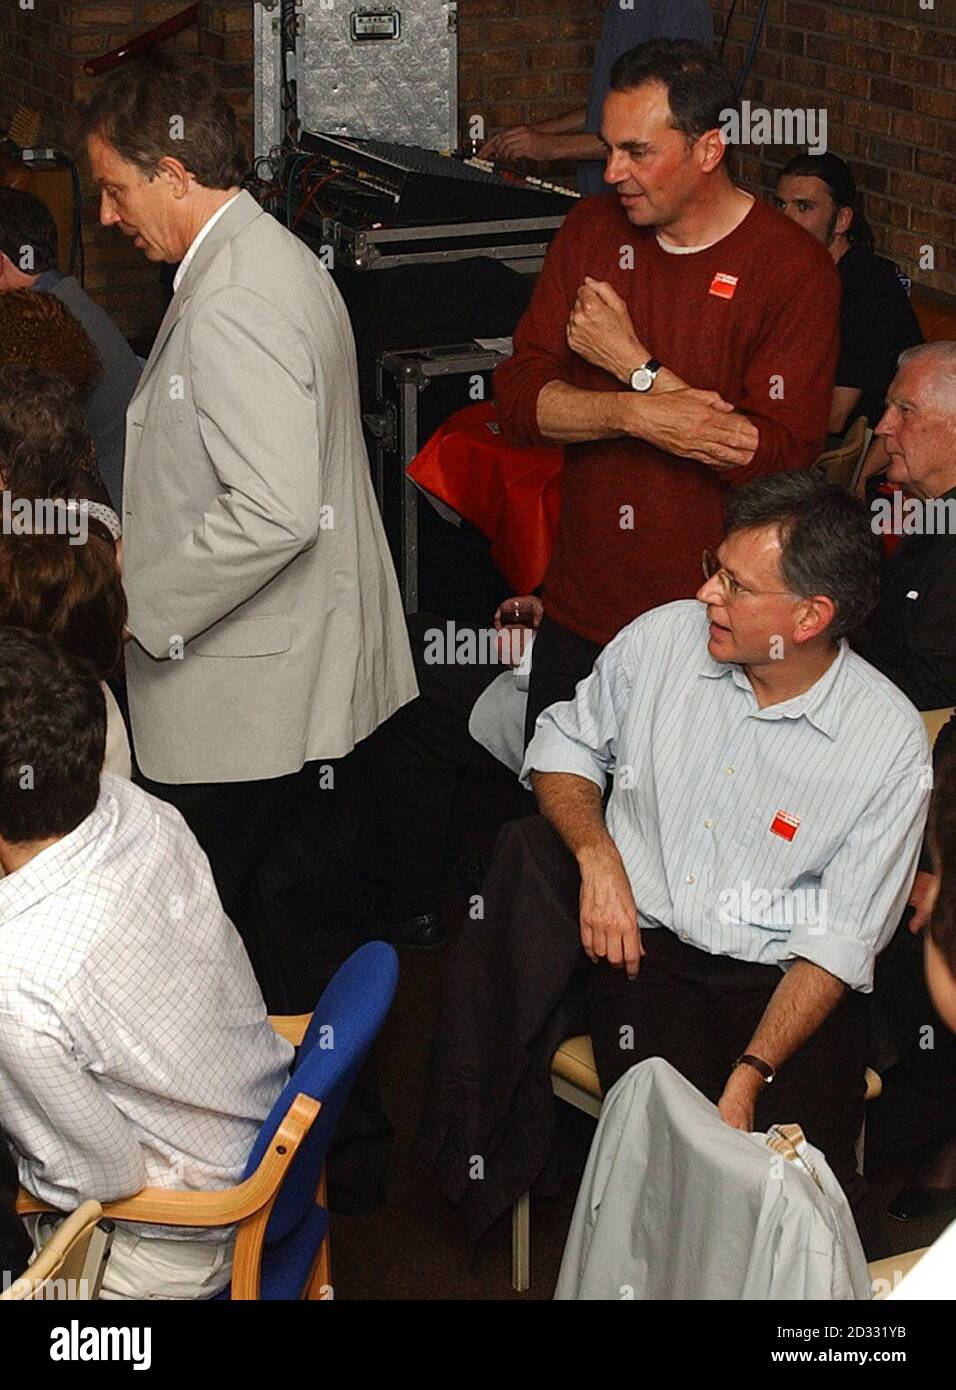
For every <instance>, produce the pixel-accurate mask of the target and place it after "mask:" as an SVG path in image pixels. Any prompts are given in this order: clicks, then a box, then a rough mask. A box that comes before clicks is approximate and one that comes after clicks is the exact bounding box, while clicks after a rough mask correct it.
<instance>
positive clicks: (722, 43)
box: [717, 0, 737, 58]
mask: <svg viewBox="0 0 956 1390" xmlns="http://www.w3.org/2000/svg"><path fill="white" fill-rule="evenodd" d="M736 8H737V0H731V5H730V9H729V10H728V11H727V19H726V22H725V24H724V32H723V34H722V36H721V40H720V48H719V49H718V50H717V57H718V58H723V56H724V49H725V48H726V46H727V35H728V34H729V33H730V21H731V20H732V19H733V17H734V11H735V10H736Z"/></svg>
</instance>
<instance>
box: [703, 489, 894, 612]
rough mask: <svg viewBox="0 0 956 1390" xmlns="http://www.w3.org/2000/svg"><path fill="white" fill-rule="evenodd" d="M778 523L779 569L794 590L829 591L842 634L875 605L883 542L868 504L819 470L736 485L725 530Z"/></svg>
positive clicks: (805, 592)
mask: <svg viewBox="0 0 956 1390" xmlns="http://www.w3.org/2000/svg"><path fill="white" fill-rule="evenodd" d="M758 526H776V527H777V530H778V534H779V536H780V574H781V576H782V578H783V581H784V583H785V584H786V585H787V586H788V588H789V589H791V590H792V592H793V593H795V594H799V595H801V596H802V597H805V598H810V597H812V596H813V595H814V594H825V595H826V597H827V598H829V599H832V600H833V603H834V604H835V606H836V616H835V617H834V619H833V623H832V624H831V627H830V636H831V637H844V636H845V635H846V634H847V633H848V632H852V631H853V630H854V628H857V627H859V625H860V623H862V622H863V620H864V619H865V618H866V616H867V614H868V613H870V612H871V611H872V610H873V608H875V607H876V603H877V599H878V598H879V593H880V544H879V540H878V539H877V537H876V536H875V535H874V534H873V529H872V526H871V517H870V514H869V512H868V511H867V509H866V507H865V506H864V504H863V503H862V502H860V501H858V500H857V499H856V498H855V497H851V496H850V494H849V493H848V492H846V491H845V490H844V489H843V488H841V487H837V485H836V484H835V483H828V482H827V480H826V479H825V478H824V477H823V475H822V474H820V473H815V472H804V471H802V470H799V471H790V472H786V473H773V474H771V475H770V476H769V477H766V478H755V479H754V481H753V482H751V483H747V484H745V485H744V486H743V487H742V488H739V489H738V490H736V491H734V492H733V493H732V494H731V496H730V499H729V501H728V503H727V506H726V515H725V531H726V534H727V535H730V533H731V532H732V531H747V530H751V529H752V528H755V527H758Z"/></svg>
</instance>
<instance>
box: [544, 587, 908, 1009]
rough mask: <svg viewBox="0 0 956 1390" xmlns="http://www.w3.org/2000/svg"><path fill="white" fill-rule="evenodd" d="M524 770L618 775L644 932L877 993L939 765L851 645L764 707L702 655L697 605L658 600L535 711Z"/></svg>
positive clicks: (622, 836) (614, 818)
mask: <svg viewBox="0 0 956 1390" xmlns="http://www.w3.org/2000/svg"><path fill="white" fill-rule="evenodd" d="M532 770H535V771H538V772H573V773H577V774H578V775H579V776H581V777H586V778H588V779H589V780H590V781H592V782H596V783H597V785H598V786H599V787H601V788H603V787H604V786H605V783H606V779H607V775H608V774H609V773H610V774H613V776H614V787H613V790H612V792H611V796H610V798H609V800H608V805H607V824H608V830H609V831H610V834H611V836H612V838H613V840H614V842H615V844H616V845H617V847H618V849H619V851H620V853H621V858H622V859H623V861H624V865H625V868H626V870H627V873H628V877H629V878H630V881H631V887H632V889H633V891H634V900H635V902H636V903H637V908H638V915H639V920H640V925H641V927H642V928H648V927H649V928H654V927H669V928H670V929H671V930H672V931H674V932H676V933H677V935H678V936H679V937H680V939H681V940H682V941H686V942H689V943H690V944H691V945H693V946H696V947H699V948H700V949H701V950H704V951H709V952H710V953H711V954H712V955H726V956H734V957H737V958H738V959H740V960H749V961H759V962H761V963H763V964H776V965H780V966H781V967H782V968H786V965H787V964H788V963H789V962H791V961H793V960H794V959H795V958H797V957H802V958H804V959H806V960H810V961H813V962H815V963H816V964H817V965H820V966H822V967H823V969H824V970H828V971H829V972H830V973H831V974H833V975H836V976H837V978H838V979H840V980H843V981H844V982H845V983H846V984H847V985H849V986H850V987H851V988H853V989H859V990H862V991H864V992H868V991H869V990H871V989H872V986H873V961H874V958H875V956H876V955H877V954H878V953H879V951H880V950H882V948H883V947H884V946H885V945H886V944H887V942H888V941H889V939H890V937H891V936H892V934H893V930H894V928H895V927H896V924H897V923H898V921H899V919H900V915H901V913H902V911H903V908H904V906H905V903H906V899H907V895H908V893H909V889H910V886H911V884H912V881H913V875H914V873H915V870H916V862H917V858H918V855H919V850H920V845H921V842H922V836H923V826H924V823H925V820H926V810H927V805H928V801H929V792H930V789H931V786H932V771H931V763H930V754H929V745H928V742H927V738H926V733H925V730H924V728H923V722H922V720H921V718H920V716H919V714H918V713H917V711H916V710H915V708H914V707H913V706H912V705H911V704H910V702H909V700H907V699H906V697H905V696H904V695H902V694H901V693H900V692H899V691H898V690H897V689H896V687H895V686H894V685H892V684H891V682H890V681H888V680H887V679H886V678H885V676H882V675H881V674H880V673H879V672H878V671H876V670H875V669H874V668H873V667H872V666H870V665H869V664H868V663H867V662H865V661H864V660H863V659H862V657H859V656H857V654H856V653H855V652H853V651H851V650H850V648H849V647H848V645H847V643H846V642H841V643H840V650H839V654H838V655H837V657H836V659H835V660H834V662H833V663H832V665H831V666H830V667H829V668H828V670H827V671H826V672H825V673H824V674H823V676H821V678H820V679H819V680H818V681H817V682H816V683H815V684H814V685H812V686H811V687H810V689H809V690H807V691H805V692H804V693H803V694H802V695H799V696H797V697H796V698H795V699H792V700H787V701H785V702H783V703H781V704H777V705H771V706H769V707H768V708H766V709H760V708H759V707H758V705H757V700H756V696H755V695H754V691H753V687H752V686H751V684H750V682H749V680H748V679H747V676H746V675H745V673H744V671H743V669H742V668H741V667H740V666H736V665H733V664H728V663H721V662H717V661H715V660H714V659H713V658H712V657H711V655H710V653H709V652H708V650H707V617H706V608H705V605H703V604H701V603H699V602H697V601H696V600H695V599H690V600H682V601H681V602H679V603H669V604H666V605H665V606H664V607H662V608H655V609H654V610H652V611H651V612H649V613H645V614H643V615H642V616H641V617H640V618H638V619H637V620H636V621H635V622H633V623H631V624H630V625H629V626H628V627H626V628H624V629H623V631H621V632H620V633H618V635H617V637H615V639H614V640H613V642H611V643H610V644H609V645H608V646H607V647H606V648H605V649H604V651H603V652H602V653H601V655H600V656H599V657H598V659H597V662H596V663H595V666H594V670H593V672H592V673H591V675H590V676H588V677H587V679H586V680H583V681H582V682H581V683H580V684H579V686H578V688H577V690H576V692H575V696H574V699H573V700H568V701H567V702H565V703H561V704H556V705H552V706H551V708H550V709H548V710H546V711H545V712H544V713H543V714H542V715H541V716H540V717H539V719H538V729H537V732H536V734H535V736H534V738H533V739H532V741H531V743H530V744H529V746H528V751H527V754H526V756H525V761H524V766H523V767H522V770H521V776H522V780H524V781H525V783H526V784H528V782H529V778H530V774H531V772H532Z"/></svg>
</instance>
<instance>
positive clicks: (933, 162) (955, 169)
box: [915, 149, 956, 185]
mask: <svg viewBox="0 0 956 1390" xmlns="http://www.w3.org/2000/svg"><path fill="white" fill-rule="evenodd" d="M915 167H916V172H917V173H918V174H926V175H927V176H928V177H929V178H932V179H948V180H949V181H950V183H952V184H954V185H956V155H954V154H943V153H942V152H941V151H940V150H919V149H918V150H917V151H916V165H915Z"/></svg>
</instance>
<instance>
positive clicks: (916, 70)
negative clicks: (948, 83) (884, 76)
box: [890, 53, 940, 87]
mask: <svg viewBox="0 0 956 1390" xmlns="http://www.w3.org/2000/svg"><path fill="white" fill-rule="evenodd" d="M890 71H891V72H892V74H893V76H894V77H898V78H899V79H900V81H901V82H910V83H913V84H915V85H916V86H921V87H938V86H939V84H940V65H939V63H937V62H936V61H935V59H933V58H926V57H924V56H922V55H921V54H915V53H894V54H893V62H892V67H891V69H890Z"/></svg>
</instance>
